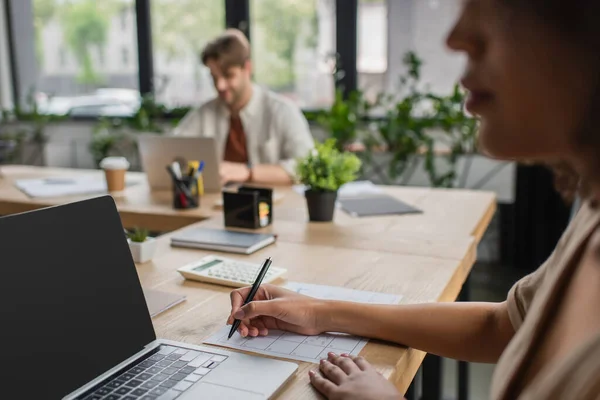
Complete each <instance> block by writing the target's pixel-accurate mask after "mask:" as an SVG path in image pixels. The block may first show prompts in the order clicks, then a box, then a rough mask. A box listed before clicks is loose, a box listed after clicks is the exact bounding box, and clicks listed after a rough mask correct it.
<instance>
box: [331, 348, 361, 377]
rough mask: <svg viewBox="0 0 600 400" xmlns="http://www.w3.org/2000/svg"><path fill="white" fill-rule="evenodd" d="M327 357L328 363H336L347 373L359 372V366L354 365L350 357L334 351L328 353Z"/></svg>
mask: <svg viewBox="0 0 600 400" xmlns="http://www.w3.org/2000/svg"><path fill="white" fill-rule="evenodd" d="M327 359H328V360H329V362H330V363H332V364H334V365H337V366H338V367H339V368H340V369H341V370H342V371H344V372H345V373H346V374H347V375H350V374H351V373H356V372H360V368H359V367H358V365H356V363H355V362H354V360H353V359H352V358H350V357H342V356H338V355H337V354H335V353H328V354H327Z"/></svg>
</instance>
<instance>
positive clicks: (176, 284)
mask: <svg viewBox="0 0 600 400" xmlns="http://www.w3.org/2000/svg"><path fill="white" fill-rule="evenodd" d="M0 173H1V174H3V175H4V177H0V215H6V214H12V213H17V212H23V211H28V210H33V209H37V208H42V207H47V206H52V205H58V204H63V203H66V202H72V201H76V200H80V199H83V198H85V197H68V198H58V199H30V198H28V197H27V196H26V195H25V194H23V193H22V192H21V191H19V190H18V189H17V188H16V187H15V186H14V180H15V179H27V178H40V177H49V176H61V175H62V176H65V175H68V176H73V175H81V176H84V175H86V176H97V177H98V178H101V177H102V172H101V171H81V170H70V169H68V170H67V169H56V168H40V167H23V166H9V167H6V166H4V167H0ZM131 176H133V177H137V178H141V179H143V175H142V174H135V173H132V174H131ZM278 190H279V191H280V192H281V193H283V194H284V195H285V198H284V199H283V201H282V202H281V203H279V204H276V206H275V207H274V217H275V223H274V225H273V226H272V227H269V228H268V229H267V230H270V231H272V232H274V233H277V234H278V242H277V243H276V244H275V245H273V246H270V247H268V248H267V249H264V250H262V251H260V252H258V253H255V254H253V255H251V256H236V255H228V257H231V258H243V259H245V260H251V261H255V262H257V263H258V262H261V261H262V260H263V259H264V258H265V257H266V256H267V255H269V256H272V257H273V258H274V260H275V264H276V265H281V266H283V267H286V268H287V269H288V271H289V274H288V278H289V279H291V280H297V281H302V282H308V283H319V284H325V285H335V286H341V287H347V288H353V289H359V290H372V291H379V292H385V293H393V294H402V295H403V296H404V299H403V302H404V303H423V302H433V301H454V300H455V299H456V298H457V296H458V294H459V292H460V290H461V287H462V285H463V282H464V281H465V279H466V277H467V276H468V274H469V272H470V269H471V267H472V266H473V263H474V261H475V248H476V244H477V243H478V242H479V240H480V239H481V237H482V236H483V233H484V232H485V230H486V229H487V226H488V225H489V222H490V220H491V218H492V216H493V214H494V212H495V207H496V205H495V197H494V195H493V194H491V193H485V192H473V191H457V190H436V189H428V188H405V187H387V188H385V189H384V191H385V192H386V193H388V194H390V195H392V196H395V197H397V198H399V199H400V200H402V201H405V202H407V203H409V204H411V205H413V206H416V207H418V208H420V209H421V210H423V211H424V213H423V214H418V215H405V216H386V217H376V218H352V217H350V216H348V215H346V214H345V213H343V212H340V211H338V212H336V217H335V221H334V222H333V223H331V224H307V223H306V221H307V220H308V216H307V211H306V205H305V201H304V198H303V197H302V196H301V195H299V194H297V193H295V192H293V190H292V189H291V188H287V189H278ZM88 197H89V196H88ZM114 197H115V201H116V204H117V207H118V209H119V212H120V214H121V218H122V220H123V224H124V225H125V226H126V227H133V226H142V227H145V228H147V229H150V230H153V231H171V230H175V229H178V228H181V227H184V226H187V225H189V224H192V223H198V222H199V221H204V222H203V223H201V224H199V225H201V226H216V227H219V226H222V224H223V221H222V216H221V210H219V209H216V208H214V206H213V205H214V204H215V202H216V201H217V198H218V195H207V196H205V197H203V198H202V201H201V204H202V207H201V208H199V209H196V210H188V211H176V210H173V209H172V207H171V194H170V192H168V191H167V192H150V190H149V188H148V186H147V185H146V184H145V183H141V184H139V185H137V186H133V187H130V188H127V189H126V190H125V192H124V193H122V194H121V195H118V196H114ZM207 219H209V220H207ZM170 236H171V234H167V235H165V236H163V237H161V238H160V239H159V249H158V254H157V255H156V257H155V259H154V260H153V261H152V262H150V263H147V264H143V265H138V273H139V276H140V280H141V282H142V285H143V286H144V287H147V288H155V289H159V290H165V291H169V292H177V293H182V294H185V295H186V296H187V301H186V302H184V303H183V304H181V305H178V306H176V307H175V308H173V309H171V310H169V311H167V312H165V313H163V314H161V315H159V316H157V317H156V318H155V319H154V325H155V328H156V331H157V334H158V336H159V337H163V338H167V339H173V340H181V341H186V342H189V343H195V344H200V343H202V340H203V339H205V338H206V337H208V336H209V335H210V334H212V333H214V332H215V331H217V330H218V329H219V328H220V327H222V325H223V324H224V323H225V319H226V317H227V315H228V313H229V310H230V306H229V292H230V289H228V288H225V287H220V286H216V285H208V284H201V283H198V282H191V281H185V280H184V279H183V278H182V277H181V276H180V275H179V274H178V273H177V272H176V269H177V268H179V267H181V266H183V265H185V264H187V263H189V262H191V261H194V260H196V259H198V258H199V257H202V256H204V255H207V254H208V253H207V252H202V251H198V250H185V249H174V248H170V246H169V240H170ZM362 355H364V356H365V357H366V358H367V359H368V360H369V361H370V362H371V363H373V364H374V365H375V366H376V367H377V369H378V370H379V371H381V372H382V373H383V374H384V375H385V376H386V377H387V378H388V379H390V380H391V381H393V382H394V384H395V385H396V386H397V387H398V388H399V389H400V390H401V391H403V392H404V391H406V389H407V388H408V386H409V384H410V382H411V381H412V379H413V378H414V375H415V374H416V372H417V370H418V368H419V366H420V365H421V362H422V360H423V358H424V356H425V354H424V353H423V352H420V351H417V350H414V349H406V348H402V347H400V346H395V345H390V344H385V343H379V342H375V341H373V342H370V343H369V344H368V345H367V346H366V347H365V349H364V350H363V352H362ZM309 367H312V368H315V366H311V365H310V364H307V363H302V364H301V365H300V371H299V373H298V375H297V376H296V377H295V378H294V380H293V381H292V382H291V383H290V384H289V385H288V386H287V387H286V389H285V390H284V392H283V393H282V395H281V396H280V398H285V399H288V398H290V399H296V398H317V396H316V394H315V392H314V391H313V390H312V388H311V387H310V385H309V384H308V379H307V370H308V368H309Z"/></svg>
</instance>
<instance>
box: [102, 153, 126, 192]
mask: <svg viewBox="0 0 600 400" xmlns="http://www.w3.org/2000/svg"><path fill="white" fill-rule="evenodd" d="M100 168H102V169H103V170H104V175H105V176H106V187H107V189H108V191H109V192H120V191H122V190H124V189H125V173H126V172H127V170H128V169H129V161H127V159H126V158H125V157H106V158H105V159H103V160H102V161H101V162H100Z"/></svg>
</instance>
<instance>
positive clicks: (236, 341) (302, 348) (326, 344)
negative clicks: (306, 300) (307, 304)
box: [204, 282, 402, 363]
mask: <svg viewBox="0 0 600 400" xmlns="http://www.w3.org/2000/svg"><path fill="white" fill-rule="evenodd" d="M285 287H286V288H287V289H290V290H293V291H295V292H298V293H301V294H304V295H306V296H311V297H315V298H319V299H326V300H343V301H352V302H357V303H370V304H397V303H399V302H400V300H401V299H402V296H396V295H391V294H385V293H376V292H364V291H360V290H352V289H346V288H340V287H333V286H323V285H311V284H308V283H298V282H289V283H288V284H287V285H286V286H285ZM230 328H231V327H230V326H225V327H223V328H222V329H221V330H219V331H218V332H217V333H215V334H214V335H212V336H211V337H209V338H208V339H207V340H205V342H204V343H207V344H212V345H217V346H223V347H229V348H232V349H238V350H244V351H250V352H253V353H258V354H264V355H268V356H273V357H280V358H287V359H290V360H297V361H305V362H311V363H318V362H319V361H320V360H321V359H323V358H327V353H329V352H334V353H337V354H340V353H348V354H352V355H358V354H359V353H360V351H361V350H362V349H363V348H364V347H365V345H366V344H367V342H368V341H369V340H368V339H365V338H361V337H356V336H350V335H345V334H339V333H325V334H321V335H318V336H305V335H297V334H295V333H290V332H282V331H277V330H270V331H269V335H268V336H264V337H256V338H243V337H241V336H240V335H239V334H238V333H237V332H236V333H235V334H234V335H233V337H232V338H231V339H230V340H227V336H228V334H229V329H230Z"/></svg>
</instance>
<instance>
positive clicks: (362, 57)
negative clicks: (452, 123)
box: [357, 0, 464, 98]
mask: <svg viewBox="0 0 600 400" xmlns="http://www.w3.org/2000/svg"><path fill="white" fill-rule="evenodd" d="M460 3H461V0H418V1H397V0H388V1H385V0H360V1H359V10H358V59H357V69H358V73H359V75H358V85H359V88H360V89H362V90H364V91H365V92H366V94H367V95H368V96H369V98H374V97H375V96H376V95H377V94H378V93H381V92H382V91H394V90H395V89H396V88H397V86H398V77H399V76H400V74H402V73H403V72H404V67H403V64H402V59H403V56H404V54H406V52H408V51H414V52H415V53H416V55H417V56H418V57H419V58H421V60H422V61H423V65H422V68H421V84H422V85H427V86H428V87H429V88H430V90H431V91H432V92H434V93H438V94H448V93H450V91H451V90H452V88H453V86H454V84H455V83H456V82H457V81H458V80H459V77H460V75H461V73H462V70H463V66H464V64H463V62H464V61H463V58H462V56H460V55H457V54H453V53H451V52H450V51H449V50H448V49H446V45H445V39H446V35H447V34H448V32H449V31H450V29H451V28H452V25H453V23H454V22H455V19H456V17H457V16H458V12H459V11H460Z"/></svg>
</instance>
